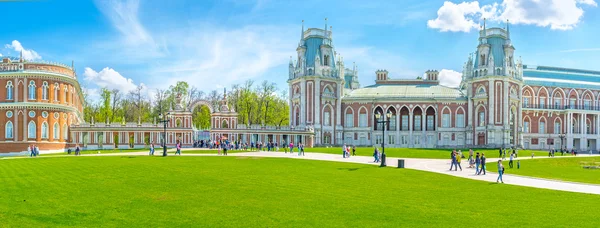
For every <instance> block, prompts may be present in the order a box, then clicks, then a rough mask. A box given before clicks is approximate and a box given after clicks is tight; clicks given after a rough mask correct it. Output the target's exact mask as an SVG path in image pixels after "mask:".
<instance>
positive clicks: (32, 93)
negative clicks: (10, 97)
mask: <svg viewBox="0 0 600 228" xmlns="http://www.w3.org/2000/svg"><path fill="white" fill-rule="evenodd" d="M28 94H29V96H28V98H29V100H35V82H34V81H30V82H29V93H28Z"/></svg>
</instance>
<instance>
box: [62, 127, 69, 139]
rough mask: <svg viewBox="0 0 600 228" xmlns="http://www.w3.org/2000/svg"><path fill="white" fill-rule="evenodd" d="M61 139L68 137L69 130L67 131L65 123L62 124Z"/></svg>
mask: <svg viewBox="0 0 600 228" xmlns="http://www.w3.org/2000/svg"><path fill="white" fill-rule="evenodd" d="M62 130H63V140H65V141H67V139H69V132H68V131H67V124H63V129H62Z"/></svg>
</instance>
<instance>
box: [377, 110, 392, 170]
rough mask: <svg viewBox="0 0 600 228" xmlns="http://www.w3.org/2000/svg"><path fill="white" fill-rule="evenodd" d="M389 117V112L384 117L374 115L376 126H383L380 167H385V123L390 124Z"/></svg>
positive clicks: (378, 114) (379, 114)
mask: <svg viewBox="0 0 600 228" xmlns="http://www.w3.org/2000/svg"><path fill="white" fill-rule="evenodd" d="M390 117H392V113H391V112H390V111H388V112H387V113H386V114H385V116H382V115H381V112H377V113H375V118H376V119H377V121H376V122H377V124H380V123H382V124H383V141H382V142H381V165H380V167H385V166H387V165H386V164H385V128H386V127H387V126H386V123H389V122H390ZM381 119H382V120H381ZM386 119H387V120H386Z"/></svg>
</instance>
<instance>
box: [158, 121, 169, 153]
mask: <svg viewBox="0 0 600 228" xmlns="http://www.w3.org/2000/svg"><path fill="white" fill-rule="evenodd" d="M163 117H164V118H163ZM171 117H172V115H171V113H170V112H167V115H165V116H163V114H162V113H160V114H158V119H160V120H159V121H158V122H159V123H162V124H163V126H164V132H163V137H162V138H163V157H165V156H167V123H168V122H169V121H170V120H171Z"/></svg>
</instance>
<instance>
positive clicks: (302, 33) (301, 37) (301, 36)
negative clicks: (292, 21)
mask: <svg viewBox="0 0 600 228" xmlns="http://www.w3.org/2000/svg"><path fill="white" fill-rule="evenodd" d="M303 39H304V20H302V32H301V33H300V40H303Z"/></svg>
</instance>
